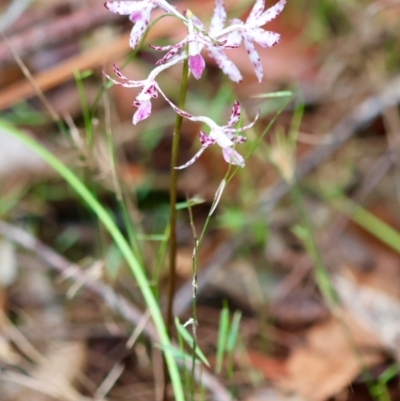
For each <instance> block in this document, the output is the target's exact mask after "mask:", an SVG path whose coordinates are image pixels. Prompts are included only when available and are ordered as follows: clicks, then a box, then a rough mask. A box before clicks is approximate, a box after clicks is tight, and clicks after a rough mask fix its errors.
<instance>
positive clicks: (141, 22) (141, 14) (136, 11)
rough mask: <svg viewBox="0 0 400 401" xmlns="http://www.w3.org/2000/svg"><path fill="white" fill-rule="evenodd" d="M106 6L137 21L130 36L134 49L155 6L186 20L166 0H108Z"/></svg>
mask: <svg viewBox="0 0 400 401" xmlns="http://www.w3.org/2000/svg"><path fill="white" fill-rule="evenodd" d="M104 6H105V7H106V8H107V9H108V10H109V11H111V12H113V13H115V14H120V15H129V19H130V20H131V21H132V22H134V23H135V25H134V26H133V28H132V31H131V35H130V38H129V45H130V47H131V48H132V49H134V48H135V47H136V46H137V44H138V43H139V41H140V39H141V38H142V36H143V34H144V32H145V31H146V28H147V26H148V25H149V22H150V17H151V13H152V11H153V9H154V8H156V7H159V8H161V9H163V10H164V11H166V12H168V13H172V14H175V15H176V16H177V17H178V18H181V19H183V20H185V18H184V17H183V15H181V14H180V13H179V12H178V11H176V9H175V8H174V7H172V6H171V5H170V4H169V3H168V2H167V1H166V0H142V1H107V2H106V3H104Z"/></svg>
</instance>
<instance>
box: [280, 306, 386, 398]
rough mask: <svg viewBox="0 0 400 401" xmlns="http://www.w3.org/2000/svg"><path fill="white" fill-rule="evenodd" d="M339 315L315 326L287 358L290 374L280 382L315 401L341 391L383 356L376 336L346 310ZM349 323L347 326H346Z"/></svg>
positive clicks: (283, 386)
mask: <svg viewBox="0 0 400 401" xmlns="http://www.w3.org/2000/svg"><path fill="white" fill-rule="evenodd" d="M343 322H344V324H341V323H340V322H339V321H338V320H337V319H335V318H331V319H330V320H329V321H327V322H324V323H321V324H318V325H317V326H314V327H312V328H311V329H310V330H309V331H308V333H307V335H306V344H305V345H304V346H303V347H300V348H298V349H296V350H294V351H293V353H292V355H291V356H290V357H289V359H288V360H287V365H286V368H287V372H288V375H287V377H286V378H285V379H284V380H282V381H281V383H280V385H281V387H282V388H283V389H284V390H287V391H294V392H295V393H297V394H300V395H301V396H303V397H304V398H306V399H308V400H312V401H322V400H326V399H328V398H329V397H332V396H334V395H336V394H338V393H339V392H341V391H342V390H343V389H344V388H345V387H347V386H349V385H350V383H351V382H352V381H353V380H354V379H355V378H356V376H357V375H358V374H359V373H360V371H361V370H362V364H364V366H366V367H368V366H372V365H375V364H377V363H379V362H381V361H382V360H383V354H382V353H381V351H380V345H379V342H377V340H376V339H375V338H374V337H373V336H372V335H370V334H369V333H368V332H366V331H364V330H363V329H362V328H361V327H360V326H358V325H357V324H356V323H355V321H354V319H353V317H352V316H351V315H349V314H346V313H343ZM346 326H347V329H346V328H345V327H346Z"/></svg>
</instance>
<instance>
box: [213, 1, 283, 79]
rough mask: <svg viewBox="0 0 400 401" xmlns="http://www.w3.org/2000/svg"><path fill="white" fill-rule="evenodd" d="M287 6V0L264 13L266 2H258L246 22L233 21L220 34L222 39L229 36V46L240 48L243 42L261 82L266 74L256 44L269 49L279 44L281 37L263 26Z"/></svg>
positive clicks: (279, 2)
mask: <svg viewBox="0 0 400 401" xmlns="http://www.w3.org/2000/svg"><path fill="white" fill-rule="evenodd" d="M218 2H222V0H217V3H218ZM285 4H286V0H280V1H278V2H277V3H276V4H275V5H274V6H272V7H270V8H268V9H267V10H265V11H264V8H265V0H257V1H256V3H255V4H254V6H253V8H252V10H251V12H250V14H249V16H248V18H247V20H246V22H243V21H241V20H239V19H233V20H231V21H230V22H231V25H230V26H229V27H227V28H226V29H224V30H223V31H221V32H220V34H221V36H222V37H224V35H227V38H228V39H227V45H232V46H235V45H236V46H238V45H240V43H242V42H243V44H244V47H245V48H246V51H247V53H248V55H249V58H250V61H251V63H252V65H253V68H254V72H255V74H256V76H257V79H258V81H259V82H261V81H262V79H263V75H264V74H263V68H262V65H261V60H260V56H259V55H258V53H257V51H256V49H255V47H254V43H258V44H259V45H260V46H262V47H267V48H268V47H273V46H275V45H276V44H278V43H279V40H280V35H279V34H278V33H276V32H271V31H266V30H264V29H263V28H262V26H264V25H265V24H266V23H267V22H270V21H272V20H273V19H275V18H276V17H277V16H278V15H279V14H280V13H281V12H282V10H283V8H284V7H285Z"/></svg>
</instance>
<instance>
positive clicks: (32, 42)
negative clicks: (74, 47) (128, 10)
mask: <svg viewBox="0 0 400 401" xmlns="http://www.w3.org/2000/svg"><path fill="white" fill-rule="evenodd" d="M119 18H120V17H119V16H118V15H116V14H112V13H109V12H108V11H107V10H106V9H105V7H104V5H103V3H100V4H98V5H93V6H90V7H84V8H82V9H80V10H78V11H76V12H73V13H71V14H69V15H67V16H64V17H59V18H56V20H55V21H53V22H50V23H48V24H43V23H41V24H36V26H34V27H32V28H28V29H25V30H24V31H23V32H22V33H19V34H16V35H13V36H11V37H10V44H11V46H12V48H13V49H15V51H16V52H17V53H18V54H19V55H20V56H21V57H25V56H28V55H30V54H34V53H35V52H37V51H38V50H40V49H42V48H45V47H47V46H50V45H52V46H54V45H58V44H60V43H62V42H65V39H66V38H70V37H71V36H73V35H76V36H78V35H82V34H87V32H89V31H90V30H91V29H93V28H96V27H98V26H101V25H104V24H106V23H109V22H113V21H116V20H118V19H119ZM13 61H14V57H13V54H12V53H11V52H10V50H9V48H8V46H6V45H5V43H4V42H3V43H1V42H0V64H1V65H5V64H7V63H12V62H13Z"/></svg>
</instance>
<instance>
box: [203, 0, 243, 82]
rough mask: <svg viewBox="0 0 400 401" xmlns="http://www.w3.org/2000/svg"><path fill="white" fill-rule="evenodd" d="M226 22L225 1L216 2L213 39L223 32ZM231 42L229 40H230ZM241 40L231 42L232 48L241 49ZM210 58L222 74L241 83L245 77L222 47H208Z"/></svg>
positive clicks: (212, 28)
mask: <svg viewBox="0 0 400 401" xmlns="http://www.w3.org/2000/svg"><path fill="white" fill-rule="evenodd" d="M225 21H226V10H225V5H224V0H215V8H214V13H213V16H212V18H211V24H210V29H209V34H210V36H211V37H214V36H216V35H217V34H218V33H219V32H220V31H222V30H223V28H224V25H225ZM228 42H229V40H228ZM240 42H241V41H240V40H239V41H237V42H236V43H233V42H231V46H230V47H239V46H240ZM207 50H208V52H209V54H210V56H211V57H212V58H213V59H214V60H215V62H216V63H217V65H218V67H219V68H220V69H221V70H222V72H223V73H224V74H225V75H227V76H228V77H229V78H230V79H231V80H232V81H233V82H240V81H241V80H242V79H243V77H242V75H241V74H240V72H239V70H238V68H237V67H236V66H235V64H233V62H232V61H231V60H229V59H228V57H227V56H226V54H225V53H224V51H223V50H222V49H221V48H220V47H216V46H210V47H207Z"/></svg>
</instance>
